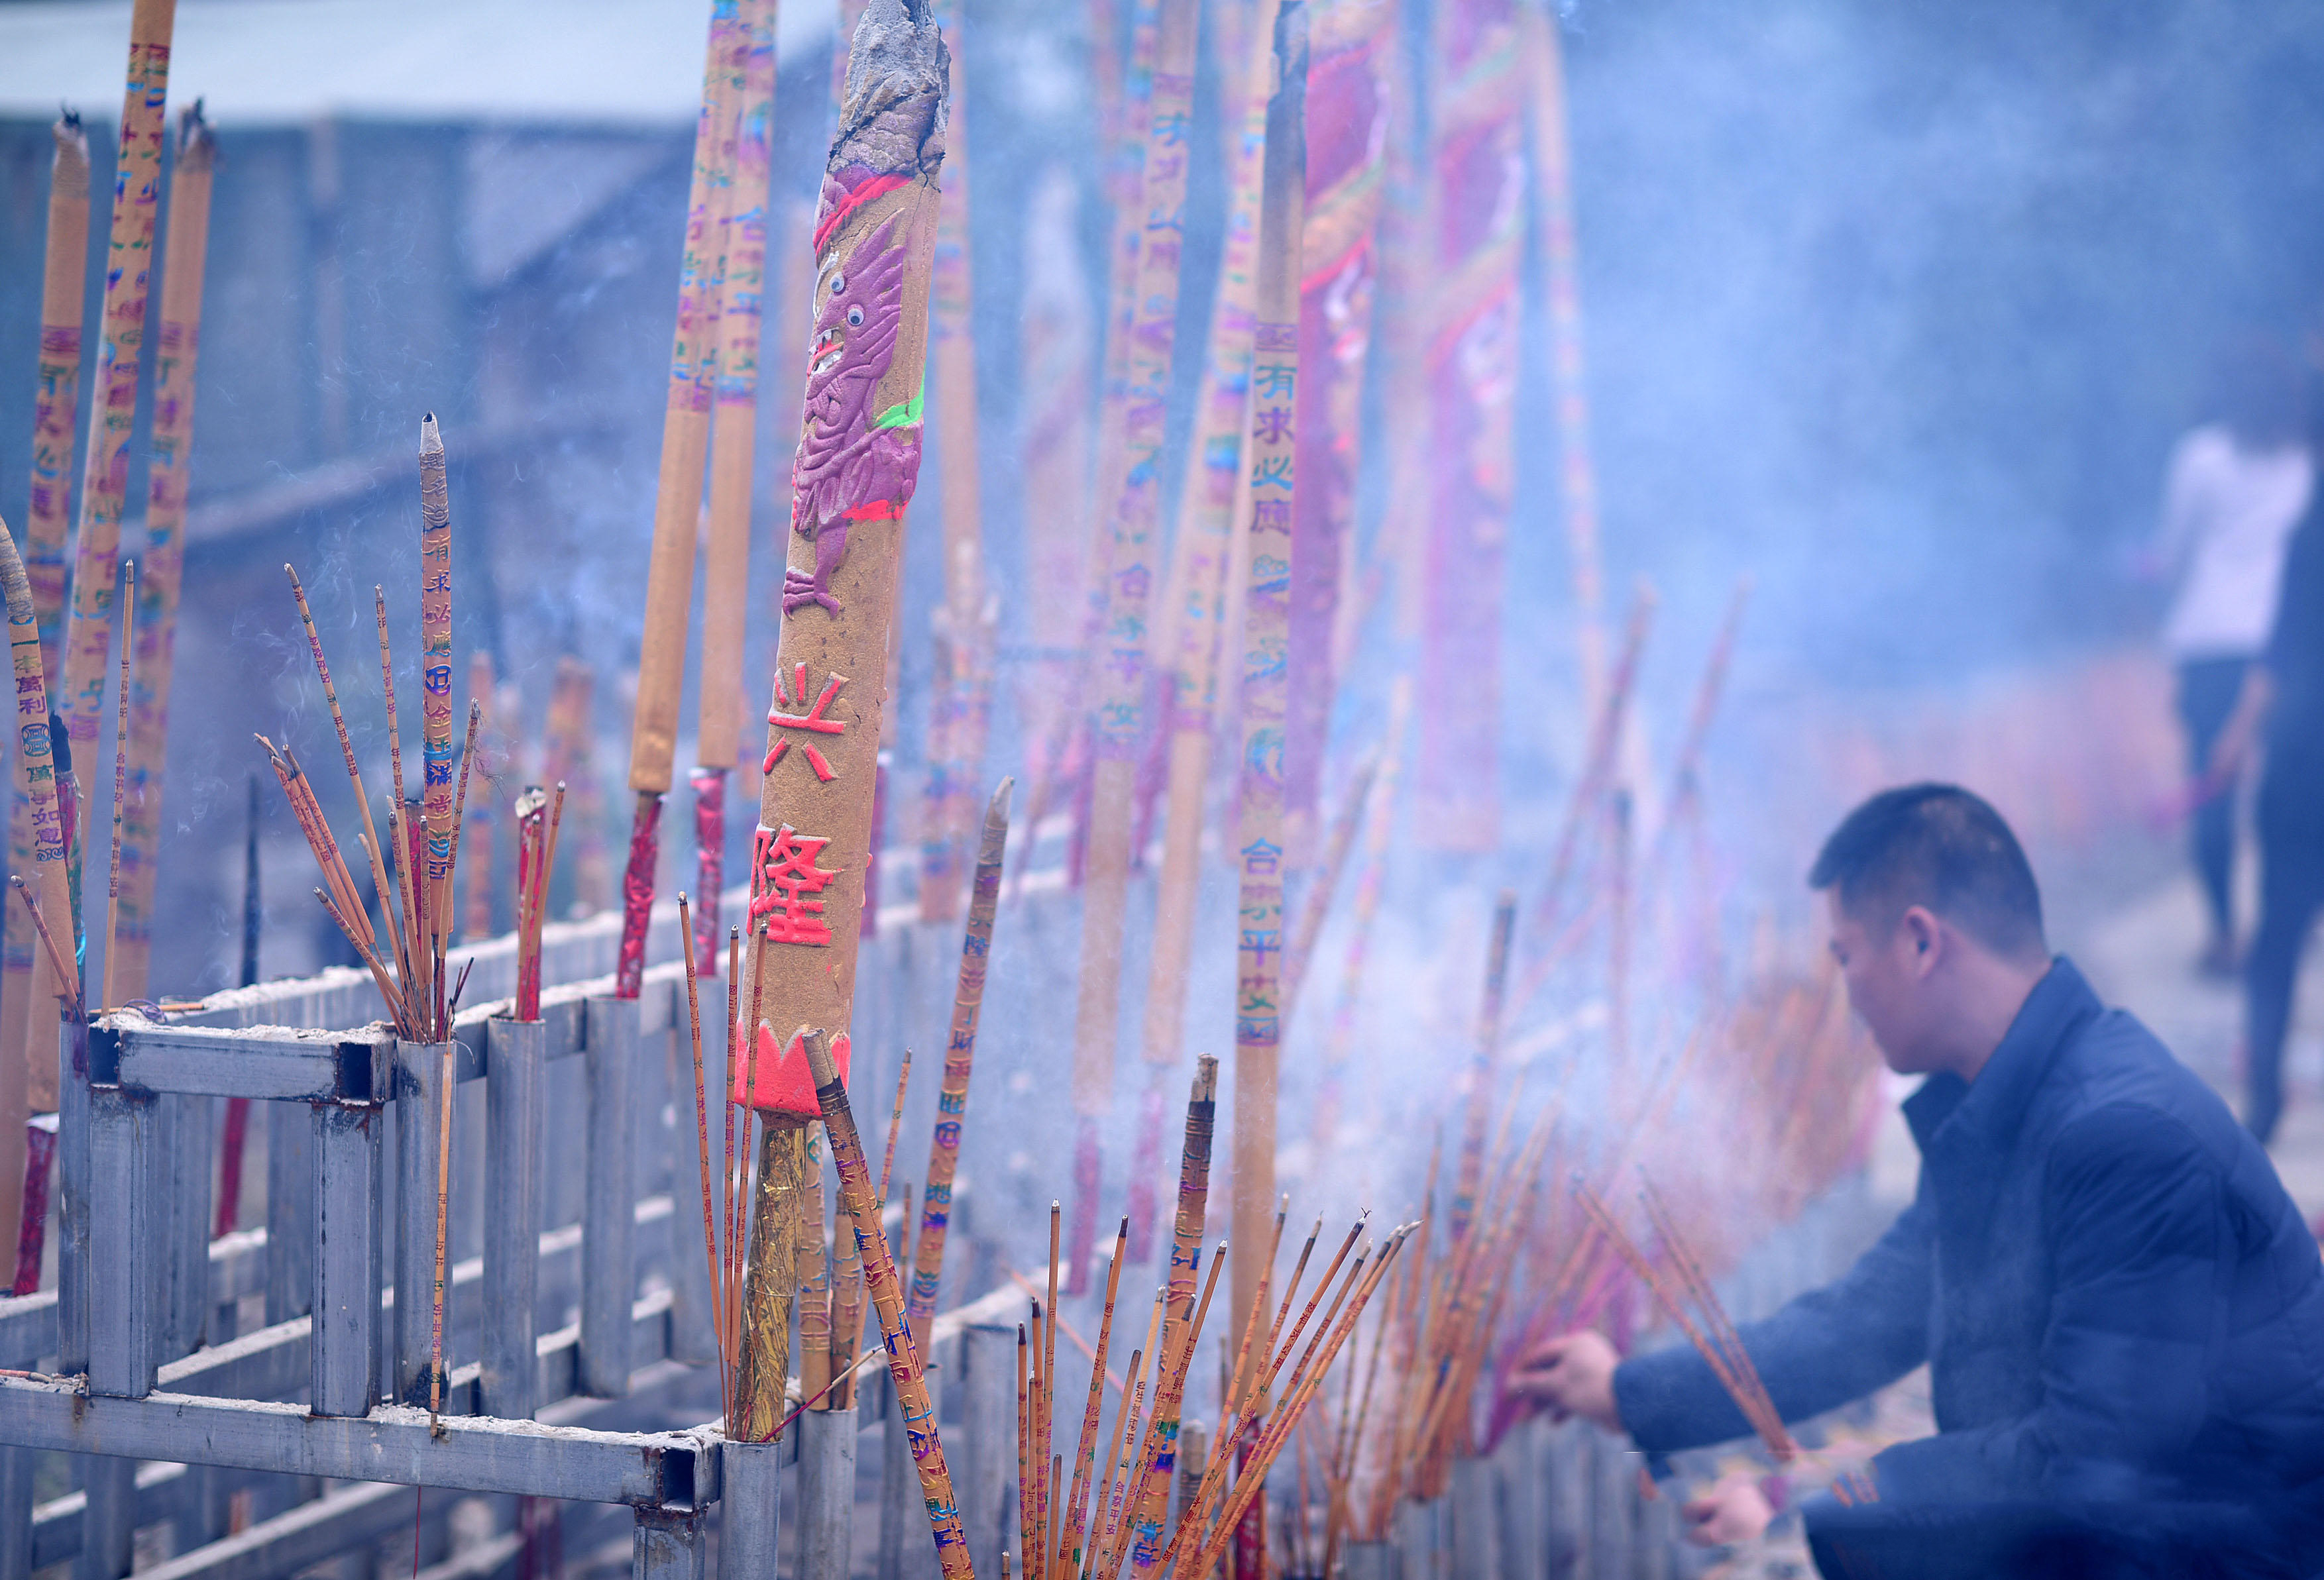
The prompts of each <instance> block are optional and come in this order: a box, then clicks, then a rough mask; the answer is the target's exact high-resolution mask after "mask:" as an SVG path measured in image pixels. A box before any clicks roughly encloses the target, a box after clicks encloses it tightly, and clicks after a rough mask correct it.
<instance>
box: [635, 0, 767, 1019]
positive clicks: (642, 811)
mask: <svg viewBox="0 0 2324 1580" xmlns="http://www.w3.org/2000/svg"><path fill="white" fill-rule="evenodd" d="M738 39H742V40H743V50H744V51H747V47H748V43H747V39H746V38H744V33H743V24H742V18H741V11H740V7H739V5H738V4H737V0H712V5H711V12H710V41H709V49H708V53H707V56H706V58H705V61H704V64H703V72H702V109H701V113H700V115H699V117H698V118H697V119H696V123H695V129H694V178H693V184H692V187H691V188H690V189H689V190H688V192H687V211H686V246H685V250H684V252H683V253H681V254H680V260H679V263H678V326H677V328H676V330H675V331H674V332H673V334H672V335H671V337H670V350H669V393H668V399H667V400H666V402H665V404H664V407H663V410H662V430H661V473H660V482H659V484H658V486H657V490H656V492H655V495H654V530H653V553H652V557H651V558H650V561H649V562H648V565H647V570H646V608H645V629H644V634H643V636H642V637H641V639H640V645H639V648H638V695H637V706H636V710H635V712H633V714H632V721H631V728H630V789H631V790H632V792H633V793H634V794H635V795H636V796H637V804H636V811H635V813H634V816H633V818H632V822H631V825H630V854H629V861H628V864H627V866H626V867H625V868H623V870H622V942H621V950H620V953H619V954H618V956H617V957H616V958H615V961H614V967H613V988H614V991H615V992H616V993H617V994H619V995H620V996H621V997H624V998H635V997H637V996H638V992H639V989H640V987H641V985H642V983H643V982H644V979H645V969H646V953H645V950H646V927H647V924H648V923H649V922H650V920H651V918H652V915H653V896H654V867H655V863H656V861H657V859H659V855H660V851H661V844H660V840H659V823H660V821H661V803H662V797H663V796H664V795H667V794H669V785H670V774H671V769H672V766H673V764H674V763H675V761H676V758H677V755H678V702H679V694H680V692H681V691H682V690H683V689H684V686H685V683H686V630H687V619H688V617H689V615H690V614H691V612H692V609H693V603H694V555H695V545H696V536H697V534H698V532H699V530H700V517H701V510H702V465H703V461H704V458H705V453H706V452H707V450H708V447H709V443H710V413H711V405H712V400H713V396H714V394H715V389H714V385H715V367H716V358H717V343H716V340H715V333H716V331H715V323H714V316H715V311H716V290H717V274H718V265H719V259H718V256H717V251H716V250H717V247H718V243H719V240H720V236H719V231H720V224H719V222H720V219H721V218H722V217H723V216H722V212H721V208H720V200H721V198H723V195H724V194H723V188H724V184H725V182H726V179H727V175H728V172H727V170H725V168H724V165H723V163H722V161H721V157H720V156H721V153H722V152H723V150H724V148H726V147H727V146H730V144H731V139H732V137H733V126H732V124H731V122H732V119H733V88H734V84H735V79H736V78H737V76H738V75H739V73H738V71H737V69H736V68H737V66H738V61H737V60H736V59H735V57H736V55H737V54H738V53H739V52H742V51H738V50H737V48H736V42H737V40H738Z"/></svg>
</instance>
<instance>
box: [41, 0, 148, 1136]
mask: <svg viewBox="0 0 2324 1580" xmlns="http://www.w3.org/2000/svg"><path fill="white" fill-rule="evenodd" d="M176 21H177V4H176V0H137V4H136V5H135V6H134V9H133V11H132V12H131V14H130V19H129V78H128V85H127V88H126V91H125V92H124V95H123V98H122V107H121V152H120V157H119V159H118V161H117V162H116V163H115V167H114V179H113V216H112V224H111V226H110V228H109V230H108V231H107V233H106V271H105V317H104V338H103V340H102V342H101V343H100V344H99V346H98V350H97V382H98V385H99V390H100V393H99V395H98V398H97V404H96V406H95V407H94V408H92V409H91V410H90V412H89V421H88V461H87V464H88V471H87V472H86V473H84V474H83V481H82V483H81V519H80V532H79V537H78V542H77V543H76V544H75V546H74V556H73V578H72V614H71V618H70V619H69V621H68V622H67V624H66V627H65V644H64V677H63V684H61V685H60V686H59V687H58V688H57V698H56V701H57V711H58V712H59V713H60V714H61V715H62V716H63V718H64V721H65V733H66V736H67V738H68V739H70V740H71V741H72V742H73V743H74V744H75V745H76V746H77V747H78V748H79V749H80V751H81V754H82V756H83V758H85V759H86V760H88V761H91V762H94V761H95V760H96V759H97V716H98V714H99V712H101V711H102V709H103V705H104V700H105V682H106V669H107V668H108V667H110V666H109V664H108V663H107V660H108V659H109V658H110V657H111V649H112V646H113V644H112V640H111V636H112V629H113V620H114V616H115V608H116V603H115V593H116V592H117V589H116V587H115V583H114V572H115V567H116V565H117V562H118V560H119V558H120V554H121V518H122V515H123V512H124V509H125V507H126V504H127V498H126V496H127V493H128V487H129V441H130V436H131V433H132V430H134V427H136V422H137V379H138V372H139V365H140V358H141V355H142V353H143V347H144V340H145V308H146V296H147V291H148V288H149V286H150V284H151V278H150V271H151V270H152V262H153V228H154V216H155V215H156V213H157V211H158V209H159V207H160V202H161V144H162V141H163V137H164V135H165V130H166V128H165V125H164V119H165V117H164V115H163V108H162V106H163V101H164V99H165V98H166V96H167V93H168V87H169V80H170V42H171V32H172V30H173V29H174V26H175V24H176ZM75 871H76V876H77V875H78V867H77V866H76V868H75ZM65 914H66V913H63V912H60V913H59V915H60V916H63V915H65ZM70 919H71V921H72V922H73V929H72V930H73V933H74V936H75V937H78V936H79V933H80V927H79V924H78V923H79V919H78V916H77V915H75V916H72V917H71V918H70ZM35 997H36V998H43V997H45V995H43V994H42V993H40V992H39V991H38V990H37V989H36V991H35ZM36 1063H37V1061H36ZM54 1084H55V1083H54V1081H53V1079H51V1081H50V1082H49V1083H48V1086H49V1087H51V1088H52V1087H53V1086H54ZM35 1085H36V1088H38V1087H39V1083H38V1082H36V1083H35ZM40 1096H41V1091H40V1090H37V1089H36V1091H35V1096H34V1101H33V1107H36V1108H52V1107H55V1106H56V1103H55V1098H54V1097H53V1095H52V1094H51V1095H50V1097H49V1100H48V1101H47V1102H45V1103H43V1102H42V1101H41V1100H40Z"/></svg>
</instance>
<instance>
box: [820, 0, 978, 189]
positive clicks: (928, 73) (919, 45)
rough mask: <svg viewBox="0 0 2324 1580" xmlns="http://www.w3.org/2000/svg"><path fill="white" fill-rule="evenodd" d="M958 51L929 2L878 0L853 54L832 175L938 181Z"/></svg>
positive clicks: (833, 148)
mask: <svg viewBox="0 0 2324 1580" xmlns="http://www.w3.org/2000/svg"><path fill="white" fill-rule="evenodd" d="M951 100H952V51H950V50H948V49H947V48H945V41H944V34H943V32H941V31H940V30H939V29H938V28H937V26H936V12H935V9H934V7H933V6H932V5H930V3H929V0H871V5H868V6H866V7H865V8H864V12H863V17H862V21H861V22H859V23H856V26H855V38H854V41H853V44H852V45H851V46H850V48H849V50H848V56H847V86H846V90H845V92H844V95H843V96H842V102H841V107H840V117H839V132H838V134H837V135H836V136H835V137H833V139H832V140H831V159H830V161H829V162H828V163H827V165H826V166H825V169H826V170H830V171H832V172H834V173H836V172H838V171H840V170H845V169H847V168H848V167H850V166H854V167H857V168H860V169H868V170H883V171H899V172H900V171H911V172H916V173H918V174H920V175H924V176H928V177H934V175H935V174H936V167H937V166H939V165H941V164H942V163H943V162H944V151H945V141H944V139H945V118H946V116H947V115H948V113H949V110H950V106H951Z"/></svg>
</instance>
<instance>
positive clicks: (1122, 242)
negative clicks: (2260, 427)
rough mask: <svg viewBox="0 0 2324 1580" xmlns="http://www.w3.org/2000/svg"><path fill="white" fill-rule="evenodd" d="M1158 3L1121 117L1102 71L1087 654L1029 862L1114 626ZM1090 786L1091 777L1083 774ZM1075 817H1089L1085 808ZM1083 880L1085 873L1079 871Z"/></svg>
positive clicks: (1029, 808)
mask: <svg viewBox="0 0 2324 1580" xmlns="http://www.w3.org/2000/svg"><path fill="white" fill-rule="evenodd" d="M1092 10H1093V16H1092V21H1093V23H1095V24H1096V25H1095V26H1094V28H1093V36H1095V37H1096V39H1097V40H1098V42H1099V48H1098V56H1099V59H1100V60H1101V61H1103V60H1106V59H1107V57H1108V55H1109V53H1110V51H1111V48H1112V43H1111V40H1112V37H1113V30H1112V27H1111V17H1112V15H1113V8H1112V5H1111V0H1095V3H1094V4H1093V7H1092ZM1159 29H1160V12H1159V10H1158V9H1157V0H1132V5H1131V8H1130V64H1129V67H1128V69H1127V70H1126V71H1125V72H1123V74H1122V76H1121V79H1120V81H1121V91H1120V96H1119V100H1118V102H1119V105H1120V112H1119V114H1107V113H1105V112H1107V111H1108V110H1109V109H1110V107H1111V105H1112V104H1113V103H1115V102H1117V101H1116V100H1115V98H1114V96H1112V95H1111V94H1110V93H1108V92H1106V91H1105V75H1106V74H1105V72H1104V71H1103V70H1101V72H1100V94H1099V97H1100V100H1101V104H1100V110H1101V113H1102V118H1103V119H1104V120H1105V121H1106V123H1107V125H1106V127H1105V131H1106V132H1107V133H1109V134H1111V136H1112V138H1113V146H1112V157H1111V161H1109V163H1108V166H1107V170H1106V179H1105V187H1106V199H1107V201H1108V202H1109V203H1111V205H1112V207H1113V245H1112V248H1111V251H1110V252H1109V253H1108V254H1107V259H1108V262H1107V271H1106V317H1105V376H1104V381H1103V382H1102V384H1101V385H1100V386H1099V390H1098V425H1097V463H1096V465H1095V466H1094V468H1093V470H1092V472H1091V488H1092V497H1091V508H1090V514H1089V521H1090V527H1091V530H1092V533H1093V536H1092V538H1091V543H1090V553H1089V556H1088V558H1087V560H1086V562H1085V563H1084V567H1083V568H1084V576H1085V580H1084V583H1083V585H1084V587H1086V588H1087V590H1088V602H1086V603H1085V604H1084V607H1083V610H1082V620H1081V631H1080V637H1079V643H1080V648H1081V652H1080V661H1079V663H1078V664H1077V666H1075V668H1074V679H1073V684H1072V687H1071V691H1070V699H1071V700H1070V702H1069V703H1068V705H1067V706H1066V707H1065V710H1064V712H1061V713H1060V714H1058V715H1057V719H1056V728H1055V729H1054V730H1052V731H1051V732H1050V735H1049V738H1048V739H1047V740H1046V741H1044V742H1043V743H1042V749H1041V757H1040V760H1039V763H1038V764H1037V767H1036V771H1035V773H1034V776H1033V785H1032V795H1031V797H1030V798H1029V799H1028V802H1027V804H1026V820H1025V826H1026V827H1027V828H1028V829H1030V830H1033V831H1036V832H1035V834H1034V837H1033V838H1028V840H1027V841H1025V856H1024V859H1025V860H1027V861H1029V860H1031V859H1032V854H1033V848H1034V845H1035V844H1036V842H1037V839H1038V832H1037V831H1038V830H1039V829H1040V826H1041V823H1042V821H1043V819H1045V818H1046V817H1047V815H1048V813H1049V808H1050V803H1051V800H1052V798H1053V796H1055V795H1056V793H1057V792H1058V791H1059V790H1060V789H1061V788H1063V787H1064V786H1063V784H1062V780H1061V774H1060V770H1061V769H1062V767H1063V766H1064V764H1065V759H1066V758H1067V756H1068V755H1069V753H1070V752H1071V749H1072V745H1073V741H1074V737H1075V735H1076V734H1078V733H1081V732H1083V731H1084V730H1086V728H1087V726H1088V724H1089V719H1088V709H1089V707H1090V704H1091V702H1092V700H1093V698H1094V696H1095V695H1096V686H1097V679H1096V676H1095V675H1094V674H1093V668H1092V666H1093V665H1094V664H1095V663H1096V662H1097V654H1098V650H1099V648H1098V642H1099V637H1100V633H1101V632H1102V629H1103V628H1104V624H1105V613H1106V605H1107V602H1108V598H1107V592H1108V588H1109V586H1110V585H1111V583H1110V582H1109V579H1108V577H1109V573H1110V571H1111V566H1112V564H1113V560H1112V555H1113V523H1112V521H1111V519H1109V517H1108V514H1107V511H1108V509H1109V507H1110V506H1111V503H1112V501H1113V499H1114V497H1115V494H1116V492H1117V491H1118V489H1119V486H1120V477H1121V446H1122V438H1121V436H1122V420H1123V407H1124V404H1125V402H1126V400H1127V399H1128V392H1129V388H1130V325H1131V322H1132V320H1133V319H1134V318H1135V317H1136V313H1137V290H1138V249H1139V243H1140V240H1141V238H1142V237H1143V236H1144V235H1145V232H1146V226H1145V223H1144V220H1145V216H1144V214H1143V212H1142V210H1141V208H1140V207H1139V205H1140V201H1141V199H1142V198H1143V195H1144V192H1145V188H1146V134H1147V130H1148V119H1149V116H1148V112H1149V109H1150V107H1151V104H1152V96H1153V91H1154V61H1155V54H1156V51H1157V49H1158V48H1159V47H1160V46H1159V36H1158V35H1159ZM1080 782H1081V783H1083V784H1086V783H1087V779H1086V777H1085V776H1084V778H1083V779H1082V780H1081V781H1080ZM1075 815H1076V816H1077V817H1078V816H1079V815H1080V813H1079V809H1078V806H1077V807H1076V813H1075ZM1076 881H1078V877H1077V876H1076Z"/></svg>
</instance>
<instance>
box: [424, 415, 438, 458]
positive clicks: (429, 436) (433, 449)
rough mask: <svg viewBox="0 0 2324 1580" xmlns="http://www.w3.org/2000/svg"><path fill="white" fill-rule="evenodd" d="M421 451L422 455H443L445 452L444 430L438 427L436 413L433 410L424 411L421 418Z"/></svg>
mask: <svg viewBox="0 0 2324 1580" xmlns="http://www.w3.org/2000/svg"><path fill="white" fill-rule="evenodd" d="M443 453H444V435H443V431H442V430H441V429H439V428H438V427H437V426H436V414H435V413H434V412H432V411H430V412H426V413H423V414H422V415H421V417H420V454H421V455H442V454H443Z"/></svg>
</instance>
